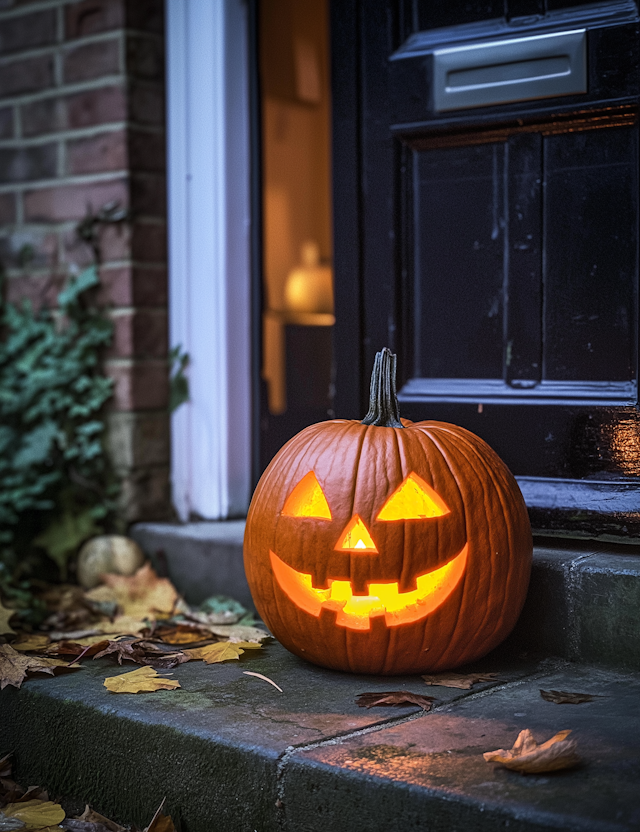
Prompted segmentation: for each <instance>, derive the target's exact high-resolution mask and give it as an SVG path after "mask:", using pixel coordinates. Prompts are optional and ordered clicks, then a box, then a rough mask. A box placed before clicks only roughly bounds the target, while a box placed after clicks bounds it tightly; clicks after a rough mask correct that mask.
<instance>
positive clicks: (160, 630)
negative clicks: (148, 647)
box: [153, 624, 211, 644]
mask: <svg viewBox="0 0 640 832" xmlns="http://www.w3.org/2000/svg"><path fill="white" fill-rule="evenodd" d="M153 635H154V636H155V637H156V638H159V639H161V640H162V641H164V643H165V644H195V643H197V642H199V641H206V640H207V638H210V637H211V633H210V632H209V631H208V630H205V629H202V628H201V627H199V626H198V625H197V624H178V625H177V626H175V627H157V628H156V629H155V630H154V633H153Z"/></svg>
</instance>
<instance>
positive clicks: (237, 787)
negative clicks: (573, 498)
mask: <svg viewBox="0 0 640 832" xmlns="http://www.w3.org/2000/svg"><path fill="white" fill-rule="evenodd" d="M133 667H134V666H133V665H131V664H127V665H125V666H123V667H121V668H120V667H118V666H117V665H114V664H112V663H109V662H108V661H107V660H105V659H100V660H98V661H90V662H87V663H85V664H84V665H83V668H82V669H81V670H79V671H77V672H75V673H73V674H66V675H62V676H58V677H55V678H51V677H34V678H31V679H29V680H27V681H26V682H25V683H24V685H23V687H22V689H21V690H16V689H14V688H5V690H4V691H2V692H0V755H1V754H4V753H6V752H8V751H14V752H15V755H16V764H17V765H16V768H17V776H18V778H19V780H20V781H21V782H24V783H27V784H32V783H38V784H41V785H44V786H46V787H48V788H49V789H50V792H51V793H52V795H56V796H65V797H67V798H71V799H75V800H87V801H89V802H90V803H91V804H92V805H93V806H94V807H95V808H96V809H97V810H98V811H101V812H103V813H104V814H107V815H108V816H110V817H113V818H114V819H116V820H120V821H122V822H129V823H131V822H135V823H138V824H139V825H141V826H143V825H144V824H145V823H147V822H148V820H149V817H150V816H151V814H152V813H153V811H154V810H155V808H156V807H157V805H158V804H159V803H160V800H161V799H162V798H163V797H166V798H167V809H168V811H169V812H170V813H171V814H172V816H174V817H175V818H176V819H177V820H178V821H179V823H180V829H181V832H217V830H220V832H223V831H224V832H236V830H237V832H252V831H255V832H276V830H278V831H279V832H320V830H322V832H340V831H341V830H345V832H359V830H367V832H377V830H380V832H394V830H398V832H400V830H402V832H411V830H438V831H439V830H443V832H444V830H447V832H452V830H456V829H460V830H463V829H464V832H470V830H484V829H492V830H493V829H503V828H505V829H506V828H508V829H509V830H510V832H513V830H515V831H516V832H521V830H522V832H525V830H526V832H533V830H535V831H536V832H538V830H542V829H546V830H549V829H568V830H581V831H582V832H584V830H590V832H595V830H597V832H605V830H606V832H622V830H625V832H628V830H631V829H636V830H637V829H640V814H638V812H639V811H640V810H639V809H638V808H636V805H637V790H638V784H640V747H639V746H640V715H639V714H638V709H639V706H640V675H639V674H633V673H626V674H625V673H616V672H613V671H605V670H603V669H602V668H600V669H598V668H586V667H583V666H579V665H570V664H567V663H566V662H563V661H561V660H557V659H552V658H547V659H541V658H540V657H535V656H525V657H522V656H514V655H512V654H510V653H509V652H508V650H505V649H502V650H498V651H495V652H494V653H493V654H491V655H490V656H488V657H486V658H485V659H484V660H482V661H481V662H478V663H476V664H475V665H474V666H473V667H474V669H477V670H484V671H495V672H497V673H498V674H499V678H500V681H496V682H493V683H484V684H482V685H480V686H477V687H474V689H473V690H470V691H467V690H460V689H454V688H446V687H427V686H426V685H425V684H424V682H423V681H422V679H421V678H420V677H395V678H390V677H386V678H385V677H370V676H354V675H349V674H343V673H337V672H334V671H329V670H324V669H322V668H318V667H315V666H313V665H310V664H308V663H307V662H304V661H302V660H300V659H298V658H296V657H295V656H292V655H291V654H289V653H288V652H287V651H285V650H284V648H282V647H281V646H280V645H279V644H277V643H276V642H271V643H269V644H267V645H266V646H265V648H264V650H263V651H260V652H259V653H258V652H255V653H253V652H250V651H247V653H245V654H244V655H243V656H242V657H241V660H240V661H239V662H231V663H225V664H216V665H204V664H203V663H201V662H191V663H188V664H185V665H181V666H179V667H177V668H174V669H173V670H172V671H168V673H169V674H170V675H171V676H172V678H174V679H178V681H179V682H180V684H181V686H182V687H181V688H180V689H179V690H175V691H161V692H158V693H152V694H139V695H116V694H110V693H109V692H108V691H107V690H106V689H105V688H104V686H103V681H104V679H105V677H106V676H108V675H116V674H119V673H124V672H127V671H129V670H131V669H132V668H133ZM247 670H249V671H251V672H257V673H262V674H264V675H265V676H268V677H269V678H270V679H272V680H273V681H274V682H276V683H277V684H278V685H279V686H280V687H281V688H282V691H283V692H282V693H281V692H279V691H278V690H276V689H275V688H274V687H273V686H272V685H270V684H269V683H268V682H265V681H263V680H261V679H259V678H257V677H254V676H247V675H246V674H245V671H247ZM541 687H542V688H545V689H548V688H552V689H568V690H572V691H579V692H593V693H598V694H602V695H603V696H604V697H605V698H602V699H597V700H595V701H594V702H592V703H588V704H584V705H578V706H569V705H554V704H551V703H547V702H544V701H543V700H542V699H541V698H540V694H539V688H541ZM390 690H409V691H412V692H414V693H422V694H427V695H431V696H434V697H436V700H437V701H436V703H435V708H434V710H433V711H432V712H431V713H424V712H423V711H421V710H420V709H419V708H417V707H415V706H407V707H400V708H373V709H371V710H366V709H362V708H358V707H357V705H356V702H355V700H356V696H357V695H358V694H359V693H362V692H367V691H390ZM523 727H529V728H531V729H532V730H533V731H534V734H535V735H536V738H537V739H539V740H542V739H547V738H548V737H549V736H551V734H553V733H554V732H555V731H557V730H559V729H562V728H572V729H573V730H574V731H575V735H576V738H577V739H578V742H579V745H580V750H581V752H582V753H583V755H584V759H585V764H584V766H583V767H582V768H580V769H577V770H576V771H573V772H567V773H566V774H558V775H549V776H546V777H521V776H520V775H514V774H512V773H509V772H506V771H501V770H499V769H497V768H495V767H494V766H493V765H488V764H486V763H485V762H484V760H483V759H482V756H481V754H482V752H483V751H486V750H492V749H495V748H499V747H510V746H511V745H512V744H513V741H514V740H515V737H516V735H517V732H518V731H519V730H520V729H521V728H523ZM589 824H590V825H589Z"/></svg>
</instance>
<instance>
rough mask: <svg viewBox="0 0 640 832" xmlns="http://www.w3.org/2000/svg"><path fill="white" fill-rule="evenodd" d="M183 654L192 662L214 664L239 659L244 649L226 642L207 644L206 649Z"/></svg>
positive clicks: (197, 649) (188, 651) (198, 648)
mask: <svg viewBox="0 0 640 832" xmlns="http://www.w3.org/2000/svg"><path fill="white" fill-rule="evenodd" d="M258 646H259V645H258ZM185 653H186V654H187V656H189V658H190V659H192V660H194V661H198V660H202V661H203V662H206V663H207V664H216V663H217V662H228V661H230V660H231V659H239V658H240V656H241V655H242V654H243V653H244V649H243V648H242V647H240V646H239V645H237V644H230V643H229V642H228V641H218V642H217V643H216V644H208V645H207V646H206V647H195V648H194V649H193V650H185Z"/></svg>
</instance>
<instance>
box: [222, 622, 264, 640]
mask: <svg viewBox="0 0 640 832" xmlns="http://www.w3.org/2000/svg"><path fill="white" fill-rule="evenodd" d="M207 629H208V630H209V631H210V632H212V633H213V634H214V635H216V636H220V637H221V638H227V639H229V641H230V642H232V643H233V642H238V641H251V642H261V641H264V640H265V639H266V638H271V636H270V635H269V633H267V632H265V631H264V630H261V629H260V628H259V627H249V626H248V625H247V624H231V625H230V626H226V625H221V624H212V625H211V626H210V627H208V628H207Z"/></svg>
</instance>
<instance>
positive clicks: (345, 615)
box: [269, 544, 469, 630]
mask: <svg viewBox="0 0 640 832" xmlns="http://www.w3.org/2000/svg"><path fill="white" fill-rule="evenodd" d="M468 549H469V546H468V544H466V545H465V547H464V548H463V549H462V551H461V552H460V553H459V554H458V555H457V556H456V557H455V558H453V559H452V560H450V561H449V562H448V563H445V564H444V566H441V567H439V568H438V569H434V570H432V571H431V572H426V573H425V574H424V575H420V576H419V577H418V578H416V587H417V588H416V589H415V590H413V591H410V592H400V589H399V586H398V582H397V581H394V582H392V583H379V584H377V583H370V584H367V588H368V591H369V594H368V595H354V593H353V589H352V586H351V581H332V580H330V581H329V588H328V589H316V588H315V587H314V586H313V582H312V576H311V575H307V574H305V573H304V572H298V571H297V570H295V569H293V568H292V567H291V566H288V565H287V564H286V563H285V562H284V561H282V560H280V558H279V557H278V556H277V555H275V554H274V553H273V552H270V553H269V554H270V556H271V567H272V569H273V572H274V575H275V576H276V579H277V581H278V583H279V584H280V586H281V587H282V589H283V590H284V591H285V592H286V593H287V595H288V596H289V598H291V600H292V601H293V602H294V603H295V604H296V605H297V606H298V607H300V609H302V610H304V611H305V612H308V613H310V614H311V615H314V616H316V617H318V616H319V615H320V612H321V610H322V609H323V608H326V609H329V610H334V611H335V612H336V624H339V625H340V626H342V627H348V628H350V629H352V630H368V629H370V627H371V618H372V617H373V616H377V615H384V618H385V623H386V625H387V626H388V627H394V626H398V625H399V624H410V623H411V622H413V621H419V620H420V619H421V618H424V617H425V616H427V615H429V613H431V612H433V611H434V610H436V609H437V608H438V607H439V606H440V605H441V604H442V603H443V602H444V601H445V600H446V599H447V598H448V596H449V595H450V594H451V593H452V592H453V590H454V589H455V587H456V586H457V585H458V582H459V581H460V579H461V578H462V576H463V574H464V571H465V567H466V564H467V553H468Z"/></svg>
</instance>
